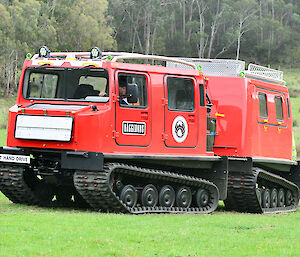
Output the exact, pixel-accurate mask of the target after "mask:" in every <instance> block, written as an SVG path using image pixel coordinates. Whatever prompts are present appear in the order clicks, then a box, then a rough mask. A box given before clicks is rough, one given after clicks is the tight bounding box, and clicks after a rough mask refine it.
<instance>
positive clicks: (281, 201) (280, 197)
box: [277, 188, 285, 207]
mask: <svg viewBox="0 0 300 257" xmlns="http://www.w3.org/2000/svg"><path fill="white" fill-rule="evenodd" d="M284 204H285V195H284V189H283V188H280V189H279V191H278V203H277V206H278V207H284Z"/></svg>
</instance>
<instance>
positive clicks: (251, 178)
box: [225, 168, 299, 213]
mask: <svg viewBox="0 0 300 257" xmlns="http://www.w3.org/2000/svg"><path fill="white" fill-rule="evenodd" d="M258 178H262V179H263V180H264V181H266V182H267V183H268V184H269V185H270V187H271V186H272V185H273V186H274V184H275V185H279V186H280V187H284V188H285V189H290V190H291V191H292V193H293V201H292V202H293V203H292V205H290V206H287V207H276V208H262V207H261V205H260V204H259V201H258V198H257V193H256V182H257V179H258ZM298 190H299V189H298V187H297V186H296V185H295V184H293V183H291V182H290V181H288V180H286V179H284V178H282V177H280V176H277V175H274V174H272V173H269V172H267V171H264V170H262V169H259V168H254V169H253V173H251V174H244V173H243V174H242V173H238V172H230V174H229V178H228V197H227V199H226V200H225V205H226V208H227V209H228V210H234V211H238V212H250V213H281V212H292V211H296V210H297V209H298V201H299V200H298V197H297V196H298Z"/></svg>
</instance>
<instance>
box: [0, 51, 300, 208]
mask: <svg viewBox="0 0 300 257" xmlns="http://www.w3.org/2000/svg"><path fill="white" fill-rule="evenodd" d="M102 54H103V56H102ZM129 59H130V60H133V59H138V60H139V61H140V60H145V59H151V60H152V61H153V62H154V61H157V62H160V64H166V67H164V66H162V65H148V64H134V63H128V62H126V63H124V62H118V61H120V60H129ZM176 66H180V67H176ZM200 68H202V71H203V73H204V74H205V77H204V76H203V73H202V72H199V70H200ZM240 75H242V76H240ZM281 76H282V74H281V73H280V72H278V71H274V70H271V69H267V68H263V67H260V66H250V68H249V69H248V71H246V70H245V64H244V63H243V62H240V61H228V60H199V59H186V60H182V59H176V58H169V57H161V56H145V55H140V54H130V53H111V52H109V53H101V52H100V50H99V49H97V48H93V49H92V50H91V52H79V53H72V52H69V53H64V52H63V53H50V51H49V50H48V49H47V48H46V47H43V48H41V49H40V52H39V54H38V55H35V56H33V57H32V58H30V59H27V60H25V62H24V67H23V70H22V75H21V79H20V86H19V90H18V97H17V103H16V105H14V106H13V107H12V108H11V109H10V111H9V124H8V135H7V146H5V147H3V148H1V150H0V189H1V191H2V192H3V193H4V194H5V195H6V196H7V197H8V198H9V199H10V200H11V201H13V202H15V203H25V204H39V205H51V204H54V203H58V204H61V205H63V206H64V205H70V204H79V205H86V206H91V207H92V208H94V209H95V210H101V211H110V212H125V213H186V212H188V213H210V212H212V211H214V210H215V209H216V208H217V205H218V201H219V200H225V204H226V208H228V209H231V210H237V211H243V212H255V213H263V212H283V211H293V210H296V209H297V207H298V197H299V188H298V186H299V185H300V177H299V174H300V168H299V164H298V163H297V162H296V161H295V160H292V119H291V112H290V103H289V94H288V90H287V88H286V86H285V85H284V82H283V81H282V77H281ZM297 185H298V186H297Z"/></svg>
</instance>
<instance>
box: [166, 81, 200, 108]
mask: <svg viewBox="0 0 300 257" xmlns="http://www.w3.org/2000/svg"><path fill="white" fill-rule="evenodd" d="M167 90H168V109H169V110H171V111H193V110H194V82H193V80H192V79H187V78H178V77H176V78H173V77H168V79H167Z"/></svg>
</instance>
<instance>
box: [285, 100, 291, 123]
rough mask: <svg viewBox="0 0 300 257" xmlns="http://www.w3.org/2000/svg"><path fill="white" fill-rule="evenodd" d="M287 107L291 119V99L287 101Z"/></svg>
mask: <svg viewBox="0 0 300 257" xmlns="http://www.w3.org/2000/svg"><path fill="white" fill-rule="evenodd" d="M286 105H287V112H288V117H289V118H291V111H290V99H289V98H287V99H286Z"/></svg>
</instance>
